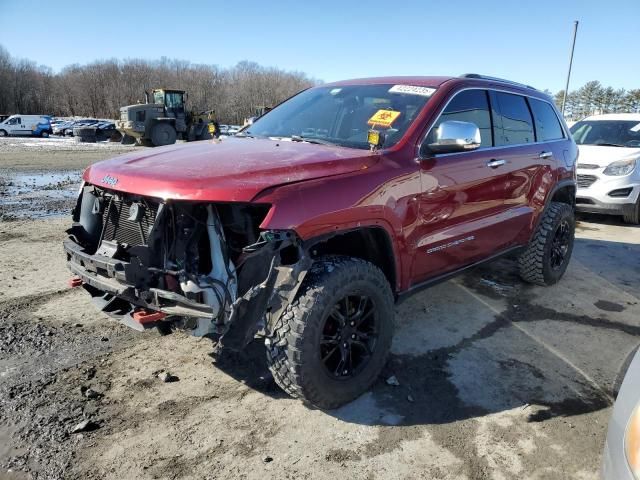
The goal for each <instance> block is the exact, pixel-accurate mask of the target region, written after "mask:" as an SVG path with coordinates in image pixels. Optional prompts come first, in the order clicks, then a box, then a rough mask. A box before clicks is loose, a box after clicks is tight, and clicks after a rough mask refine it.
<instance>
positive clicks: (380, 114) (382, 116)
mask: <svg viewBox="0 0 640 480" xmlns="http://www.w3.org/2000/svg"><path fill="white" fill-rule="evenodd" d="M399 116H400V112H398V111H396V110H378V111H377V112H376V113H374V114H373V117H371V118H370V119H369V121H367V123H368V124H369V125H377V126H378V127H384V128H389V127H390V126H391V124H392V123H393V122H395V121H396V119H397V118H398V117H399Z"/></svg>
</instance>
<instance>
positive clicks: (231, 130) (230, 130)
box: [227, 125, 242, 135]
mask: <svg viewBox="0 0 640 480" xmlns="http://www.w3.org/2000/svg"><path fill="white" fill-rule="evenodd" d="M240 128H242V127H240V126H239V125H229V128H227V135H235V134H236V133H238V132H239V131H240Z"/></svg>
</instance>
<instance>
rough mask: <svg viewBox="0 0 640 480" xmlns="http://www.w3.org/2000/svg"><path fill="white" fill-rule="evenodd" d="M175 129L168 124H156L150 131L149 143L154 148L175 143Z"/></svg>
mask: <svg viewBox="0 0 640 480" xmlns="http://www.w3.org/2000/svg"><path fill="white" fill-rule="evenodd" d="M176 138H177V133H176V129H175V128H173V126H172V125H170V124H168V123H156V124H155V125H154V126H153V129H152V130H151V142H152V143H153V145H154V146H155V147H162V146H165V145H173V144H174V143H176Z"/></svg>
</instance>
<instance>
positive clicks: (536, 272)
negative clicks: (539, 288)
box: [518, 202, 576, 285]
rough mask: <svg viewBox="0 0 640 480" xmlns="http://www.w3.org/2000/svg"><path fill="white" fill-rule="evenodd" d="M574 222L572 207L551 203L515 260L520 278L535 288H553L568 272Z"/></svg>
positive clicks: (573, 235)
mask: <svg viewBox="0 0 640 480" xmlns="http://www.w3.org/2000/svg"><path fill="white" fill-rule="evenodd" d="M575 227H576V220H575V215H574V212H573V207H572V206H571V205H568V204H566V203H560V202H551V204H550V205H549V207H548V208H547V209H546V210H545V212H544V214H543V216H542V219H541V221H540V224H539V225H538V228H537V229H536V231H535V232H534V234H533V238H532V239H531V241H530V242H529V245H528V246H527V248H526V250H525V251H524V252H523V253H522V254H521V255H520V257H519V258H518V264H519V267H520V276H521V277H522V279H523V280H525V281H527V282H529V283H533V284H535V285H553V284H554V283H556V282H558V280H560V278H562V275H564V272H565V271H566V270H567V266H568V265H569V260H570V259H571V253H572V252H573V241H574V237H575Z"/></svg>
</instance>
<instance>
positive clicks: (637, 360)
mask: <svg viewBox="0 0 640 480" xmlns="http://www.w3.org/2000/svg"><path fill="white" fill-rule="evenodd" d="M629 358H631V359H632V360H631V363H630V364H629V365H628V368H627V370H626V375H625V376H624V380H623V381H622V385H621V386H620V390H619V392H618V396H617V398H616V402H615V404H614V406H613V412H612V413H611V419H610V420H609V429H608V431H607V439H606V441H605V444H604V452H603V454H602V479H603V480H637V479H638V478H640V354H639V353H637V351H636V353H635V354H633V355H632V356H630V357H629Z"/></svg>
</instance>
